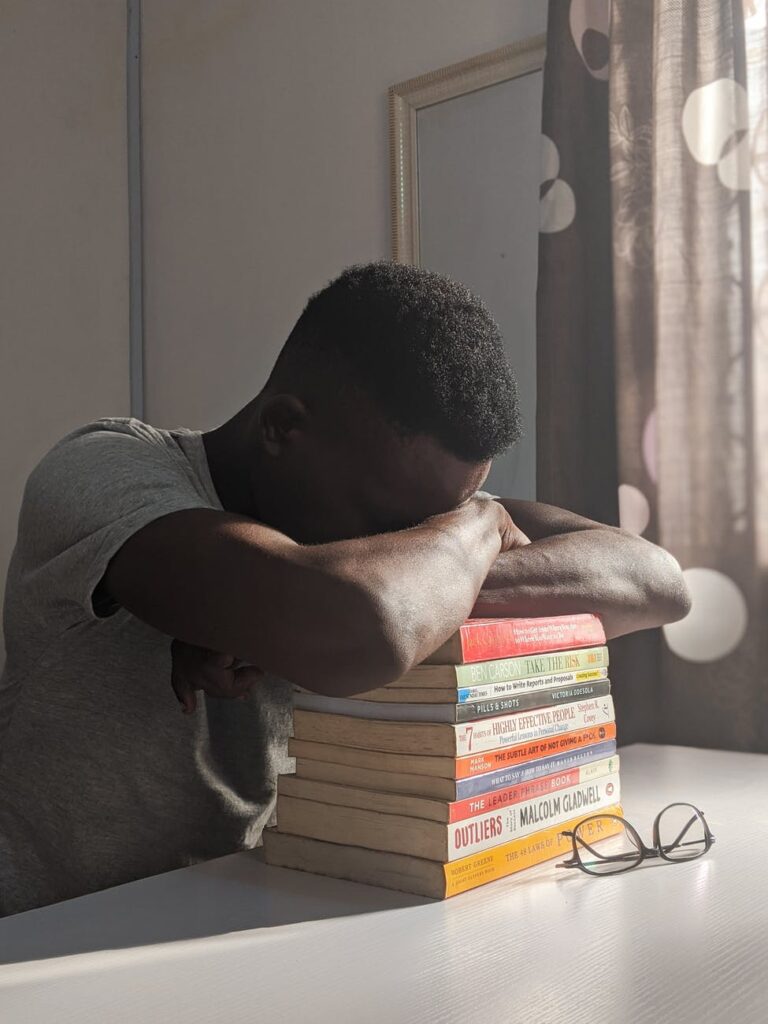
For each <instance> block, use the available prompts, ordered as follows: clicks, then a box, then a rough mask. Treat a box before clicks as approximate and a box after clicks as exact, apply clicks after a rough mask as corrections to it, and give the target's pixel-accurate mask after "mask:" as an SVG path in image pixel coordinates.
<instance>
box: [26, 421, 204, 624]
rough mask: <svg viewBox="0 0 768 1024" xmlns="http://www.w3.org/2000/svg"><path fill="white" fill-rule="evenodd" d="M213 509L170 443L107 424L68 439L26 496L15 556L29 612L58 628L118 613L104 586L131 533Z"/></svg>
mask: <svg viewBox="0 0 768 1024" xmlns="http://www.w3.org/2000/svg"><path fill="white" fill-rule="evenodd" d="M211 507H213V506H212V505H211V503H210V501H209V500H208V499H207V498H206V497H205V495H204V494H202V493H201V492H200V491H199V489H198V488H197V487H196V486H195V481H194V477H193V475H192V474H191V473H189V472H186V471H185V467H184V465H183V463H182V461H181V460H180V459H177V458H175V457H174V456H173V454H172V453H171V452H170V451H169V450H168V449H167V448H165V447H164V446H163V445H160V444H153V443H151V442H149V441H147V440H145V439H144V438H142V437H137V436H134V435H132V434H129V433H121V432H117V431H113V430H108V429H104V430H99V429H95V430H92V431H89V432H87V433H80V434H77V435H75V436H72V437H71V438H65V439H64V440H63V441H61V442H60V443H59V444H58V445H56V446H55V447H54V448H53V449H51V451H50V452H48V454H47V455H46V456H45V457H44V458H43V459H42V461H41V462H40V463H39V464H38V465H37V466H36V467H35V469H34V470H33V472H32V474H31V475H30V477H29V480H28V481H27V485H26V488H25V491H24V497H23V500H22V506H21V512H20V516H19V532H18V540H17V545H16V553H15V558H16V559H17V560H18V565H17V572H18V578H17V582H18V584H19V586H20V587H21V588H22V591H23V599H24V601H25V603H27V606H28V610H29V611H32V612H33V614H35V615H36V617H38V618H40V617H42V618H44V619H45V620H48V623H47V624H50V625H55V627H56V628H58V629H63V628H66V627H67V626H71V625H74V624H76V623H78V622H82V621H87V620H94V619H100V618H104V617H106V616H108V615H111V614H113V613H114V612H116V611H117V610H118V608H119V605H117V604H115V603H114V602H111V601H108V600H105V598H104V595H103V593H102V592H101V591H97V588H98V585H99V583H100V581H101V580H102V577H103V576H104V573H105V572H106V569H107V566H108V564H109V561H110V559H111V558H112V557H113V555H115V554H116V553H117V551H119V550H120V548H121V547H122V545H123V544H124V543H125V542H126V541H127V540H128V539H129V537H131V536H132V535H133V534H134V533H136V532H137V531H138V530H140V529H141V528H142V527H143V526H146V525H147V524H148V523H150V522H152V521H153V520H155V519H158V518H160V517H161V516H164V515H168V514H169V513H171V512H179V511H181V510H183V509H189V508H211ZM94 595H95V601H96V605H95V607H94Z"/></svg>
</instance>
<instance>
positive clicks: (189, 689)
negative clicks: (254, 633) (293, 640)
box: [171, 640, 264, 715]
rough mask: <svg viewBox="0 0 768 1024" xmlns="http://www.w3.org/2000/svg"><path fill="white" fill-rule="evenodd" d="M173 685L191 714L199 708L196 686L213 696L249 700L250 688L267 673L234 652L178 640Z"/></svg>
mask: <svg viewBox="0 0 768 1024" xmlns="http://www.w3.org/2000/svg"><path fill="white" fill-rule="evenodd" d="M171 658H172V660H173V667H172V670H171V686H172V687H173V692H174V693H175V694H176V697H177V698H178V701H179V703H180V704H181V707H182V711H183V712H184V714H185V715H191V714H192V713H193V712H194V711H195V709H196V708H197V697H196V696H195V691H196V690H203V691H204V692H205V693H207V694H208V696H209V697H229V698H235V699H238V700H248V695H249V693H250V689H251V687H252V686H253V684H254V683H256V682H258V680H259V678H260V677H261V676H262V675H263V674H264V673H263V672H262V671H261V670H260V669H258V668H255V667H254V666H253V665H247V666H243V665H242V663H241V662H239V661H238V660H237V658H233V657H232V655H231V654H220V653H219V652H218V651H211V650H209V649H208V648H206V647H195V646H194V645H193V644H187V643H184V642H183V641H182V640H174V641H173V643H172V644H171Z"/></svg>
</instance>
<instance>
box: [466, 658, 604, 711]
mask: <svg viewBox="0 0 768 1024" xmlns="http://www.w3.org/2000/svg"><path fill="white" fill-rule="evenodd" d="M480 664H481V665H483V664H485V662H480ZM461 667H462V668H465V667H466V666H461ZM607 678H608V669H607V668H606V667H602V668H582V669H578V670H577V671H575V672H550V673H549V675H546V676H536V677H535V678H533V679H510V680H507V681H506V682H500V683H487V684H485V685H483V686H460V687H459V688H458V689H457V690H456V703H457V704H468V703H474V702H476V701H481V700H493V699H494V698H496V697H507V696H514V695H515V694H518V693H532V692H533V691H535V690H545V689H547V688H548V687H550V686H575V685H576V684H577V683H594V682H596V681H597V680H598V679H607Z"/></svg>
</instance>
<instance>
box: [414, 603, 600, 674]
mask: <svg viewBox="0 0 768 1024" xmlns="http://www.w3.org/2000/svg"><path fill="white" fill-rule="evenodd" d="M604 643H605V632H604V630H603V626H602V623H601V622H600V619H599V618H598V617H597V615H589V614H579V615H552V616H549V617H543V618H535V619H530V618H528V619H501V618H499V619H467V621H466V622H465V623H464V624H463V625H462V626H460V627H459V629H458V630H457V631H456V632H455V633H454V634H453V636H451V637H449V638H448V639H447V640H446V641H445V643H443V644H441V646H440V647H438V648H437V650H436V651H434V652H433V653H432V654H431V655H430V656H429V657H428V658H425V659H424V662H423V664H426V665H466V664H468V663H469V662H474V661H490V660H492V659H494V658H510V657H513V656H517V657H519V656H520V655H523V654H539V653H542V652H545V651H562V650H566V649H568V648H570V647H591V646H593V645H595V644H604Z"/></svg>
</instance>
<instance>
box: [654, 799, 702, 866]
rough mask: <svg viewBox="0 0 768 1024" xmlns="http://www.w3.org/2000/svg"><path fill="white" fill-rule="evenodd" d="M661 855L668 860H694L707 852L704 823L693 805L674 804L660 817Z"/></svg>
mask: <svg viewBox="0 0 768 1024" xmlns="http://www.w3.org/2000/svg"><path fill="white" fill-rule="evenodd" d="M658 829H659V837H658V838H659V853H660V854H661V855H662V857H665V858H666V859H667V860H693V859H694V857H700V856H701V855H702V853H706V851H707V832H706V827H705V825H704V821H703V819H702V817H701V815H700V814H699V812H698V811H697V810H696V808H695V807H692V806H691V804H672V806H671V807H667V808H665V809H664V810H663V811H662V813H661V814H660V816H659V824H658Z"/></svg>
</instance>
